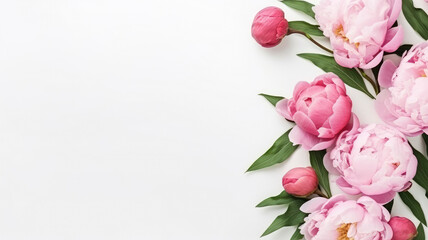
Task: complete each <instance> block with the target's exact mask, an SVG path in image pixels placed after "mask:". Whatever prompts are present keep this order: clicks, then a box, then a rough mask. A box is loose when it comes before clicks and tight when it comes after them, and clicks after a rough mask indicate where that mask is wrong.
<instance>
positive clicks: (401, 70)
mask: <svg viewBox="0 0 428 240" xmlns="http://www.w3.org/2000/svg"><path fill="white" fill-rule="evenodd" d="M426 1H427V2H428V0H426ZM402 3H403V2H402V0H321V1H320V2H319V4H317V5H316V6H314V7H313V9H312V10H313V13H314V14H315V19H316V21H317V22H318V24H319V29H320V30H321V31H322V34H323V35H324V36H325V37H327V38H328V39H329V41H330V44H331V47H332V50H331V51H330V53H332V55H333V57H334V60H335V62H337V64H339V65H340V66H341V67H344V68H351V69H352V68H358V70H360V72H362V71H364V69H366V70H370V69H372V68H374V67H376V66H379V67H380V70H379V74H378V76H376V77H377V81H378V85H379V87H376V86H375V84H373V87H374V90H375V91H376V90H380V89H379V88H380V87H382V90H381V91H380V93H379V91H377V92H376V93H379V95H378V96H377V97H376V101H375V107H376V111H377V113H378V115H379V116H380V117H381V119H382V120H383V121H384V122H385V124H360V121H359V119H358V117H357V115H356V114H354V113H353V112H352V106H353V103H352V100H351V98H350V97H349V96H348V95H347V90H346V87H345V83H344V81H343V80H342V79H341V78H340V77H339V76H343V75H341V74H340V73H337V75H336V74H335V73H331V72H328V73H326V74H323V75H320V76H318V77H316V78H315V79H314V80H313V81H312V82H306V81H301V82H298V83H297V84H296V86H295V88H294V91H293V95H292V97H290V98H284V99H282V100H280V101H278V102H277V103H276V110H277V112H278V113H279V114H280V115H281V116H282V117H284V118H285V119H287V120H289V121H292V122H294V123H295V126H294V127H293V128H292V130H291V131H290V133H289V135H288V137H289V140H290V141H291V142H292V143H293V144H294V145H300V146H301V147H302V148H304V149H305V150H308V151H319V150H326V154H325V155H324V159H323V164H324V167H325V169H326V170H327V171H328V173H330V174H331V175H332V176H335V183H336V184H337V185H338V187H339V188H340V189H341V190H342V191H343V192H344V193H345V194H347V195H345V194H340V195H335V196H333V197H331V198H327V197H326V196H325V195H324V194H323V193H322V191H321V189H320V188H319V183H320V181H319V179H318V177H319V176H317V172H316V171H315V170H314V169H313V168H311V167H299V168H294V169H291V170H290V171H288V172H287V173H286V174H285V175H284V177H283V179H282V185H283V188H284V190H285V192H287V193H288V194H290V195H293V196H295V197H298V198H307V199H310V200H309V201H307V202H306V203H305V204H303V205H302V206H301V208H300V210H301V211H302V212H304V213H307V214H308V215H307V217H306V218H305V219H304V223H303V224H302V225H301V226H300V232H301V234H302V235H303V236H304V237H305V239H308V240H311V239H312V240H334V239H339V240H346V239H348V240H375V239H376V240H391V239H392V240H410V239H413V238H414V237H415V236H416V235H417V229H416V227H415V225H414V224H413V222H412V221H410V220H409V219H407V218H404V217H398V216H395V217H391V216H390V213H389V212H388V210H387V209H386V208H385V207H384V206H383V204H386V203H388V202H390V201H391V200H393V199H394V197H395V196H396V195H397V193H399V192H403V191H407V190H409V188H410V187H411V186H412V180H413V178H414V177H415V175H416V172H417V167H418V160H417V158H416V157H415V155H414V153H413V149H412V147H411V146H410V144H409V143H408V140H407V138H406V137H407V136H418V135H421V134H423V133H427V134H428V94H427V90H428V41H427V42H423V43H420V44H416V45H414V46H413V47H412V48H411V49H410V50H408V51H407V52H405V53H404V55H403V56H402V57H401V58H398V57H396V58H390V59H389V60H387V59H384V55H385V53H393V52H395V51H396V50H397V49H398V48H399V47H400V46H401V44H402V41H403V38H404V31H403V27H402V26H401V25H399V24H397V18H398V16H399V14H400V12H401V10H402ZM290 26H291V27H292V26H293V25H292V22H290V23H289V22H288V21H287V20H286V19H285V18H284V12H283V11H282V10H281V9H280V8H277V7H268V8H265V9H263V10H261V11H260V12H259V13H258V14H257V15H256V17H255V18H254V21H253V25H252V36H253V38H254V39H255V40H256V41H257V42H258V43H259V44H260V45H262V46H263V47H274V46H276V45H278V44H280V43H281V41H282V40H283V38H284V37H286V36H287V35H289V34H291V33H296V32H299V31H296V30H293V29H290ZM306 36H307V34H306ZM308 38H309V39H310V40H311V41H313V39H311V38H310V37H308ZM315 43H316V42H315ZM316 44H317V45H318V46H320V44H318V43H316ZM321 48H323V49H324V50H326V48H325V47H323V46H321ZM327 50H328V49H327ZM331 59H332V58H331ZM382 62H383V63H382ZM380 64H382V65H380ZM340 66H338V67H340ZM338 75H339V76H338ZM361 75H362V76H363V77H367V75H365V73H363V72H362V73H361ZM368 78H370V77H368ZM343 79H345V78H343ZM368 80H370V79H368ZM375 81H376V80H375ZM376 88H378V89H376ZM311 161H312V160H311ZM314 195H319V196H320V197H313V196H314ZM349 195H356V196H354V197H352V196H349Z"/></svg>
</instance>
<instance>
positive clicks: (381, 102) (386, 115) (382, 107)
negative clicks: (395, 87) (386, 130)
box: [375, 89, 397, 123]
mask: <svg viewBox="0 0 428 240" xmlns="http://www.w3.org/2000/svg"><path fill="white" fill-rule="evenodd" d="M390 97H391V93H390V92H389V90H386V89H385V90H382V91H381V92H380V93H379V94H378V95H377V97H376V101H375V109H376V112H377V114H378V115H379V117H380V118H381V119H382V120H383V121H385V122H387V123H390V122H392V121H394V120H395V119H397V118H396V117H395V116H394V114H393V113H391V112H390V111H389V109H388V108H387V107H386V102H387V101H389V98H390Z"/></svg>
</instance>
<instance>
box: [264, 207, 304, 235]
mask: <svg viewBox="0 0 428 240" xmlns="http://www.w3.org/2000/svg"><path fill="white" fill-rule="evenodd" d="M301 205H302V204H301V203H299V202H292V203H291V204H290V205H289V206H288V209H287V211H286V212H285V213H284V214H282V215H279V216H278V217H276V218H275V220H273V222H272V224H271V225H270V226H269V227H268V229H266V231H265V232H264V233H263V234H262V237H264V236H266V235H268V234H271V233H273V232H275V231H276V230H278V229H280V228H283V227H287V226H298V225H300V224H301V223H303V220H304V219H305V217H306V213H303V212H301V211H300V209H299V208H300V206H301Z"/></svg>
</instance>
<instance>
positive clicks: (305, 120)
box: [293, 112, 318, 136]
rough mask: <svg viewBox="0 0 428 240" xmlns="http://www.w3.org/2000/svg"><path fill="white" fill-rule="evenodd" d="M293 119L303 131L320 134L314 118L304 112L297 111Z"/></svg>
mask: <svg viewBox="0 0 428 240" xmlns="http://www.w3.org/2000/svg"><path fill="white" fill-rule="evenodd" d="M293 119H294V121H295V122H296V124H297V126H299V127H300V128H301V129H302V130H303V131H305V132H307V133H310V134H312V135H314V136H318V130H317V128H316V126H315V124H314V123H313V122H312V120H311V119H310V118H309V117H308V116H306V115H305V114H304V113H302V112H296V113H295V114H294V115H293Z"/></svg>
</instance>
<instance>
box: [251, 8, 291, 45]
mask: <svg viewBox="0 0 428 240" xmlns="http://www.w3.org/2000/svg"><path fill="white" fill-rule="evenodd" d="M287 32H288V21H287V20H286V19H285V18H284V12H283V11H282V10H281V9H280V8H277V7H267V8H264V9H262V10H260V12H258V13H257V14H256V16H255V17H254V21H253V25H252V26H251V34H252V36H253V38H254V39H255V40H256V41H257V42H258V43H259V44H260V45H262V46H263V47H267V48H269V47H274V46H276V45H278V44H279V43H280V42H281V41H282V39H283V38H284V37H285V35H287Z"/></svg>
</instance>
